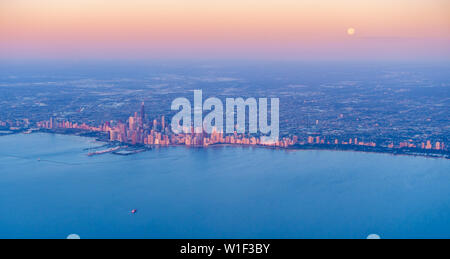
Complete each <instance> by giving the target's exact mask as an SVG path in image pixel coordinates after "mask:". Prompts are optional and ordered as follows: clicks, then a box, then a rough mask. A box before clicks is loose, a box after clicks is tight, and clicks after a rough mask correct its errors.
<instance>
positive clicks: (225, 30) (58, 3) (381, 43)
mask: <svg viewBox="0 0 450 259" xmlns="http://www.w3.org/2000/svg"><path fill="white" fill-rule="evenodd" d="M449 2H450V1H448V0H395V1H392V0H259V1H256V0H227V1H225V0H145V1H144V0H0V58H165V57H167V58H196V57H198V58H270V59H277V58H280V59H285V58H290V59H291V58H292V59H327V58H330V59H373V58H376V59H383V58H385V59H402V58H417V59H422V58H427V59H433V58H449V57H450V49H449V47H448V46H450V3H449ZM350 27H353V28H355V29H356V34H355V35H354V36H349V35H347V33H346V32H347V29H348V28H350Z"/></svg>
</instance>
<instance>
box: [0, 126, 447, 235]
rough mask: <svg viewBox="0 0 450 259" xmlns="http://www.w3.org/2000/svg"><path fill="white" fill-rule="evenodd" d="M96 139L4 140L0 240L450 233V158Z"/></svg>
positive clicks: (49, 136)
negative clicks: (112, 148) (132, 145)
mask: <svg viewBox="0 0 450 259" xmlns="http://www.w3.org/2000/svg"><path fill="white" fill-rule="evenodd" d="M98 145H102V143H96V142H95V141H94V140H93V139H90V138H82V137H76V136H63V135H52V134H30V135H9V136H2V137H0V238H66V237H67V236H68V235H69V234H72V233H76V234H78V235H80V236H81V238H366V237H367V236H368V235H369V234H372V233H376V234H378V235H380V236H381V237H382V238H450V161H449V160H444V159H429V158H422V157H407V156H392V155H384V154H365V153H355V152H329V151H285V150H272V149H264V148H244V147H217V148H208V149H194V148H185V147H172V148H159V149H154V150H152V151H149V152H145V153H140V154H137V155H133V156H117V155H112V154H106V155H101V156H95V157H88V156H87V155H86V153H87V151H85V150H83V149H85V148H88V147H94V146H98ZM39 159H40V161H38V160H39ZM132 209H138V213H137V214H135V215H132V214H131V213H130V211H131V210H132Z"/></svg>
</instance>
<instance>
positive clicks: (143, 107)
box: [140, 102, 145, 128]
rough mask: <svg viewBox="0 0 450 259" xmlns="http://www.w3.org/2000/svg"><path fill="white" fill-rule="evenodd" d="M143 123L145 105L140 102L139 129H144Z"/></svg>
mask: <svg viewBox="0 0 450 259" xmlns="http://www.w3.org/2000/svg"><path fill="white" fill-rule="evenodd" d="M144 123H145V103H144V102H142V104H141V121H140V124H141V125H140V126H141V128H143V127H144Z"/></svg>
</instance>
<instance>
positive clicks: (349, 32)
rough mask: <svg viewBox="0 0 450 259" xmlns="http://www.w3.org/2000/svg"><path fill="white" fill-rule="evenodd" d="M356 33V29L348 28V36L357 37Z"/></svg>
mask: <svg viewBox="0 0 450 259" xmlns="http://www.w3.org/2000/svg"><path fill="white" fill-rule="evenodd" d="M355 33H356V30H355V28H348V30H347V34H348V35H350V36H353V35H355Z"/></svg>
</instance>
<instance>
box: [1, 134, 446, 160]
mask: <svg viewBox="0 0 450 259" xmlns="http://www.w3.org/2000/svg"><path fill="white" fill-rule="evenodd" d="M35 133H44V134H56V135H65V136H76V137H85V138H93V139H95V140H96V141H97V142H101V143H104V145H103V147H106V146H117V145H118V144H120V145H127V146H128V147H130V148H146V149H147V150H145V152H146V151H148V150H152V149H153V148H165V147H186V148H201V149H207V148H211V147H233V148H236V147H241V148H266V149H273V150H285V151H331V152H335V151H337V152H355V153H366V154H384V155H391V156H409V157H423V158H433V159H445V160H450V153H449V152H447V153H442V152H435V153H431V154H426V153H412V152H413V151H419V152H420V151H421V150H410V149H407V150H402V149H396V150H392V151H390V150H389V151H387V150H384V149H385V148H369V147H361V148H357V147H358V146H352V147H348V148H333V147H331V146H329V145H324V146H316V145H298V144H296V145H294V146H290V147H274V146H265V145H241V144H229V143H217V144H211V145H209V146H207V147H204V146H186V145H165V146H161V145H143V144H138V145H132V144H130V143H121V142H111V141H109V140H105V139H102V138H101V137H100V135H101V134H98V133H97V132H82V131H78V132H51V131H45V130H44V131H43V130H39V131H33V132H31V133H27V134H26V135H28V134H35ZM75 133H80V134H75ZM19 134H25V133H24V132H14V133H11V134H6V135H0V137H2V136H9V135H19ZM370 149H373V150H370ZM408 151H411V153H408ZM138 153H141V152H137V153H136V154H138ZM112 154H114V152H113V153H112ZM115 155H117V154H115ZM131 155H132V154H131Z"/></svg>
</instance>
